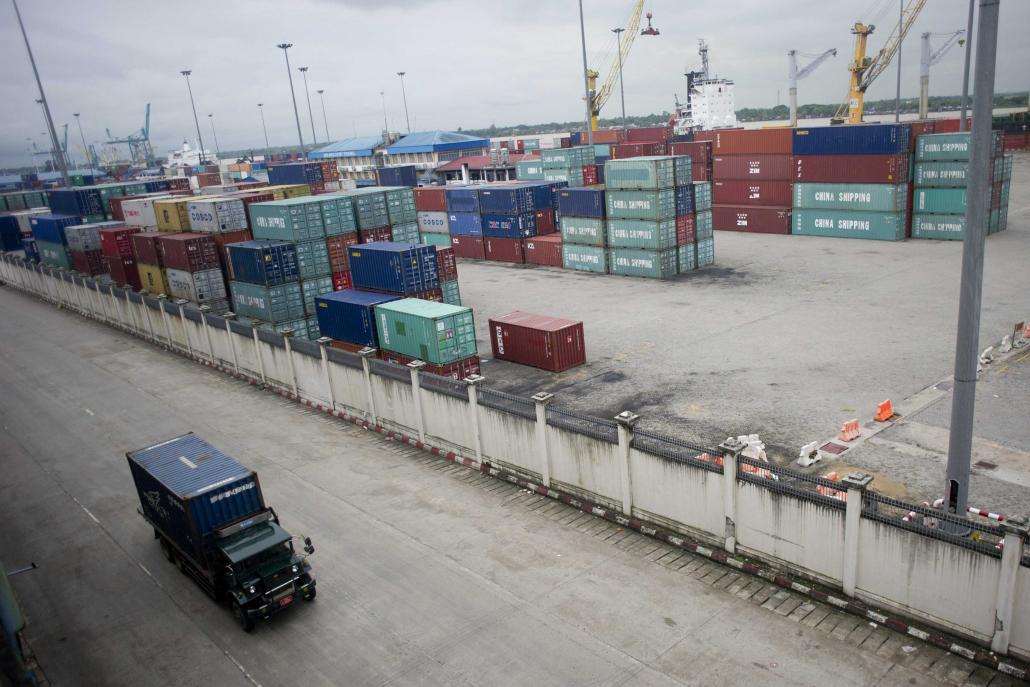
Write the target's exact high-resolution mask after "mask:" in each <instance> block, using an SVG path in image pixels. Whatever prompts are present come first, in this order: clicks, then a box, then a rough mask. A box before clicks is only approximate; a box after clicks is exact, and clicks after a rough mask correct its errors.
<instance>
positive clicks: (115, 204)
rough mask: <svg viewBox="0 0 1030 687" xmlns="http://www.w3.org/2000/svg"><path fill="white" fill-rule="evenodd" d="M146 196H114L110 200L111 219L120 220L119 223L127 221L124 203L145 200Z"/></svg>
mask: <svg viewBox="0 0 1030 687" xmlns="http://www.w3.org/2000/svg"><path fill="white" fill-rule="evenodd" d="M145 196H146V194H144V193H137V194H135V195H131V196H113V197H111V198H109V199H108V202H109V203H110V204H111V219H113V220H115V219H116V220H118V221H119V222H124V221H125V214H124V213H123V212H122V201H125V200H133V199H134V198H143V197H145Z"/></svg>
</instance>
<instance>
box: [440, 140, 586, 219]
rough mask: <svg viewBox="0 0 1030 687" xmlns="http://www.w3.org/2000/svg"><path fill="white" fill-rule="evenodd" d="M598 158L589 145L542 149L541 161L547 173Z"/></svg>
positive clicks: (572, 167)
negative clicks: (549, 170) (550, 170)
mask: <svg viewBox="0 0 1030 687" xmlns="http://www.w3.org/2000/svg"><path fill="white" fill-rule="evenodd" d="M596 159H597V156H596V155H594V149H593V147H592V146H589V145H586V146H576V147H574V148H552V149H550V150H541V151H540V162H541V163H543V167H544V170H545V173H546V170H548V169H574V168H577V167H583V166H584V165H592V164H594V162H595V160H596ZM452 209H453V208H452Z"/></svg>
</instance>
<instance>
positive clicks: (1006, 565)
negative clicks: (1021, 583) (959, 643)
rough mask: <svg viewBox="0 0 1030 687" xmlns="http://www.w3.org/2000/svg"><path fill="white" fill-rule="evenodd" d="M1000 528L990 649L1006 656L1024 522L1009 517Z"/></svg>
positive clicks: (1020, 556)
mask: <svg viewBox="0 0 1030 687" xmlns="http://www.w3.org/2000/svg"><path fill="white" fill-rule="evenodd" d="M1001 527H1002V530H1003V531H1004V532H1005V540H1004V541H1005V545H1004V548H1003V549H1002V551H1001V571H1000V572H999V575H998V591H997V593H996V594H995V597H994V636H993V637H991V651H993V652H994V653H996V654H1002V655H1007V654H1008V652H1009V642H1010V641H1011V632H1010V631H1011V629H1012V614H1013V610H1014V609H1015V605H1016V580H1017V579H1018V575H1019V564H1020V561H1021V560H1022V558H1023V547H1024V546H1025V545H1026V541H1027V534H1028V532H1027V526H1026V522H1024V521H1023V520H1021V519H1019V518H1010V519H1009V520H1008V521H1005V522H1002V523H1001Z"/></svg>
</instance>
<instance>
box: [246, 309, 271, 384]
mask: <svg viewBox="0 0 1030 687" xmlns="http://www.w3.org/2000/svg"><path fill="white" fill-rule="evenodd" d="M250 327H251V330H252V331H253V332H254V357H256V358H257V363H258V374H260V375H261V383H262V384H268V379H267V378H266V377H265V360H264V358H262V357H261V340H260V339H258V333H257V332H258V326H257V323H254V324H252V325H250Z"/></svg>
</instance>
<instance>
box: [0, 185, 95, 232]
mask: <svg viewBox="0 0 1030 687" xmlns="http://www.w3.org/2000/svg"><path fill="white" fill-rule="evenodd" d="M47 205H49V206H50V209H51V210H52V211H53V212H54V214H59V215H76V216H79V217H88V216H91V215H103V214H105V213H106V212H107V210H106V209H105V208H104V201H103V199H102V198H101V197H100V191H99V190H98V189H96V188H55V189H52V190H51V191H50V192H49V195H48V197H47ZM23 207H24V206H22V207H20V208H11V209H12V210H13V209H17V210H20V209H23ZM44 241H45V242H47V243H52V242H50V241H46V240H45V239H44Z"/></svg>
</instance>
